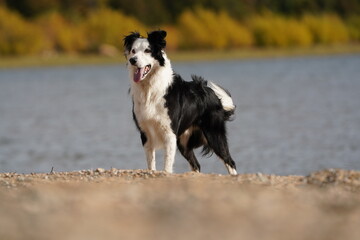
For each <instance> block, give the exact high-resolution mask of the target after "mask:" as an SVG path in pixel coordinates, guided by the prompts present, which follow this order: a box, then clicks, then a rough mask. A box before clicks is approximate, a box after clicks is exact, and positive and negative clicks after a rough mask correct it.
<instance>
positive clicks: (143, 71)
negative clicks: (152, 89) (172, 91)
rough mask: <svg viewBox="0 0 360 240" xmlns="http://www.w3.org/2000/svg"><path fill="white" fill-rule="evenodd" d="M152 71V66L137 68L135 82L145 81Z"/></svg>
mask: <svg viewBox="0 0 360 240" xmlns="http://www.w3.org/2000/svg"><path fill="white" fill-rule="evenodd" d="M150 70H151V65H150V64H149V65H146V66H145V67H143V68H137V69H136V70H135V72H134V82H140V81H141V80H143V79H144V78H145V77H146V75H147V74H148V73H149V72H150Z"/></svg>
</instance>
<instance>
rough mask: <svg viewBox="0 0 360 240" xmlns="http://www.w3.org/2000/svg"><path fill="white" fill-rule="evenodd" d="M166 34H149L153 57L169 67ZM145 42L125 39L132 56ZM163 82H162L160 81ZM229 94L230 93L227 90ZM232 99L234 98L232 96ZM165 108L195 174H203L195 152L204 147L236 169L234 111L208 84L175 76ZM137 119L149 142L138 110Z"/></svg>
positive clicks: (136, 35) (133, 36)
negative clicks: (230, 131) (230, 135)
mask: <svg viewBox="0 0 360 240" xmlns="http://www.w3.org/2000/svg"><path fill="white" fill-rule="evenodd" d="M165 37H166V32H165V31H161V30H159V31H153V32H150V33H148V38H147V39H148V41H149V43H150V49H151V56H152V57H153V58H154V59H156V60H157V61H158V62H159V65H160V66H161V67H164V66H165V59H164V56H163V49H164V48H165V47H166V41H165ZM138 38H141V36H140V34H139V33H137V32H133V33H131V34H130V35H128V36H126V37H125V38H124V47H125V49H126V50H127V51H128V52H130V51H131V48H132V45H133V43H134V41H135V40H136V39H138ZM159 80H161V79H159ZM225 91H226V90H225ZM229 96H230V94H229ZM164 99H165V107H166V108H167V109H168V114H169V117H170V120H171V128H172V130H173V132H174V134H175V135H176V137H177V146H178V149H179V151H180V152H181V154H182V155H183V156H184V157H185V158H186V159H187V161H188V162H189V163H190V166H191V167H192V169H193V170H194V171H200V164H199V162H198V161H197V159H196V157H195V154H194V151H193V149H194V148H198V147H201V146H203V154H204V155H206V154H210V153H213V152H214V153H215V154H216V155H217V156H219V157H220V158H221V159H222V160H223V161H224V163H225V164H227V165H229V166H230V167H232V168H233V169H236V165H235V162H234V161H233V159H232V157H231V156H230V153H229V148H228V143H227V137H226V127H225V122H226V121H228V120H230V117H231V116H232V115H233V114H234V110H231V111H225V110H224V108H223V106H222V103H221V101H220V100H219V98H218V96H217V95H216V94H215V92H214V91H213V90H212V89H211V88H210V87H208V86H207V81H205V80H204V79H203V78H201V77H198V76H192V81H190V82H187V81H184V80H183V79H182V78H181V77H180V75H177V74H174V75H173V82H172V84H171V85H170V86H169V88H168V89H167V93H166V94H165V96H164ZM133 118H134V122H135V125H136V127H137V128H138V130H139V131H140V135H141V141H142V144H143V145H145V144H146V142H147V136H146V134H145V133H144V132H143V131H142V130H141V129H140V127H139V124H138V121H137V119H136V116H135V113H134V108H133ZM189 129H191V134H190V135H189V136H188V138H183V136H182V135H183V134H184V133H185V131H187V130H189ZM185 140H186V141H185Z"/></svg>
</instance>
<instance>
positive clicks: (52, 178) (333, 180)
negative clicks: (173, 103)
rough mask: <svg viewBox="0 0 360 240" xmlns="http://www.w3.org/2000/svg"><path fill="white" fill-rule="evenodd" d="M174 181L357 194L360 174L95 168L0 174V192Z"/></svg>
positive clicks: (321, 171) (343, 172)
mask: <svg viewBox="0 0 360 240" xmlns="http://www.w3.org/2000/svg"><path fill="white" fill-rule="evenodd" d="M149 179H151V180H160V181H168V180H169V181H173V180H185V181H187V180H200V181H211V182H214V181H220V182H226V183H234V184H235V183H236V184H250V185H265V186H275V187H278V186H280V187H283V186H293V187H299V186H300V187H306V186H313V187H314V186H315V187H319V188H322V187H332V186H336V187H339V186H340V187H342V188H344V189H347V190H351V191H354V192H359V193H360V171H356V170H344V169H324V170H320V171H315V172H312V173H310V174H309V175H307V176H300V175H287V176H279V175H274V174H262V173H247V174H238V175H222V174H213V173H210V174H209V173H196V172H186V173H166V172H164V171H151V170H141V169H139V170H121V169H115V168H111V169H108V170H105V169H103V168H97V169H95V170H80V171H72V172H56V171H51V172H50V173H26V174H23V173H16V172H10V173H0V189H1V187H2V188H8V189H12V188H17V187H29V186H30V187H31V186H33V185H37V184H52V183H62V182H72V183H92V182H97V183H106V182H108V183H109V182H114V183H116V182H119V183H131V182H132V181H134V180H136V181H144V182H146V181H147V180H149Z"/></svg>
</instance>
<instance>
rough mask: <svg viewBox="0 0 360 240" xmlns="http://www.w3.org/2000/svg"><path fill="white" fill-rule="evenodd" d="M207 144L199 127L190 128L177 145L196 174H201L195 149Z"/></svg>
mask: <svg viewBox="0 0 360 240" xmlns="http://www.w3.org/2000/svg"><path fill="white" fill-rule="evenodd" d="M205 143H206V141H205V138H204V135H203V133H202V132H201V130H200V129H198V128H197V127H190V128H188V129H187V130H186V131H185V132H184V133H183V134H182V135H181V136H180V137H179V139H178V143H177V145H178V148H179V151H180V153H181V154H182V155H183V156H184V158H185V159H186V160H187V161H188V162H189V164H190V167H191V170H192V171H194V172H200V164H199V162H198V160H197V159H196V157H195V154H194V151H193V149H194V148H197V147H200V146H202V145H203V144H205Z"/></svg>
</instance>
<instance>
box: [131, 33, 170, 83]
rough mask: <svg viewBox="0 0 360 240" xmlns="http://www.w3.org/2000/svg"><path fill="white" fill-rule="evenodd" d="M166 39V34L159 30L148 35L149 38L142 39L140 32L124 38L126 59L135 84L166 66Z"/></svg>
mask: <svg viewBox="0 0 360 240" xmlns="http://www.w3.org/2000/svg"><path fill="white" fill-rule="evenodd" d="M165 37H166V32H165V31H162V30H159V31H153V32H151V33H148V37H147V38H144V37H141V36H140V34H139V33H138V32H133V33H131V34H130V35H128V36H126V37H125V38H124V47H125V57H126V60H127V61H128V69H129V71H130V76H132V78H133V81H134V82H136V83H137V82H140V81H142V80H144V79H146V77H147V76H148V75H150V73H151V72H153V71H156V69H157V68H159V67H163V66H165V58H164V52H163V49H164V48H165V46H166V41H165Z"/></svg>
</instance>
